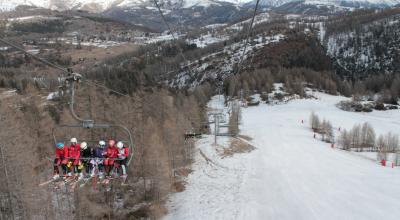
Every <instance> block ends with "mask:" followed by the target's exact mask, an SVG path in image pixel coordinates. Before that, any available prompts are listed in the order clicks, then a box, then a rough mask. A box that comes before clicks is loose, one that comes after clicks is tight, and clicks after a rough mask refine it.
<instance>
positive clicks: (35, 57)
mask: <svg viewBox="0 0 400 220" xmlns="http://www.w3.org/2000/svg"><path fill="white" fill-rule="evenodd" d="M0 42H2V43H4V44H6V45H8V46H10V47H13V48H15V49H17V50H19V51H21V52H23V53H24V54H26V55H28V56H30V57H32V58H34V59H36V60H38V61H40V62H42V63H44V64H47V65H48V66H51V67H53V68H55V69H58V70H61V71H62V72H64V73H67V74H71V72H70V71H68V67H67V68H65V67H62V66H60V65H57V64H55V63H52V62H50V61H48V60H46V59H44V58H41V57H39V56H36V55H34V54H32V53H30V52H28V51H26V50H25V49H24V48H22V47H19V46H18V45H16V44H14V43H12V42H10V41H8V40H5V39H2V38H0ZM82 82H83V83H86V84H88V85H92V86H97V87H100V88H103V89H106V90H109V91H111V92H114V93H116V94H118V95H121V96H125V97H130V96H129V95H127V94H124V93H121V92H119V91H116V90H114V89H111V88H108V87H107V86H105V85H102V84H99V83H95V82H90V81H89V80H87V79H83V80H82Z"/></svg>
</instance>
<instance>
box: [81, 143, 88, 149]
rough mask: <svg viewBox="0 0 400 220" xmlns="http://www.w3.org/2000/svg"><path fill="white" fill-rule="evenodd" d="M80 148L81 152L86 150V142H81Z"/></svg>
mask: <svg viewBox="0 0 400 220" xmlns="http://www.w3.org/2000/svg"><path fill="white" fill-rule="evenodd" d="M81 148H82V149H83V150H86V148H87V143H86V142H82V143H81Z"/></svg>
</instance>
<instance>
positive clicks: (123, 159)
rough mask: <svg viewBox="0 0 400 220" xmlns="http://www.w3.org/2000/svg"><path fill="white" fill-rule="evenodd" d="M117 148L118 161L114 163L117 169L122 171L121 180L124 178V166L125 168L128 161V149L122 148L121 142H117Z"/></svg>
mask: <svg viewBox="0 0 400 220" xmlns="http://www.w3.org/2000/svg"><path fill="white" fill-rule="evenodd" d="M117 148H118V159H119V160H117V161H116V162H115V163H116V166H117V167H121V170H122V176H121V177H122V178H124V179H125V178H126V177H127V175H126V166H127V164H126V163H127V161H128V155H129V149H128V148H127V147H125V146H124V143H122V141H118V143H117Z"/></svg>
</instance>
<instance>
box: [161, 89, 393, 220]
mask: <svg viewBox="0 0 400 220" xmlns="http://www.w3.org/2000/svg"><path fill="white" fill-rule="evenodd" d="M313 95H314V96H316V97H318V99H306V100H305V99H297V100H293V101H291V102H289V103H287V104H282V105H267V104H261V105H259V106H256V107H248V108H243V109H242V111H243V114H242V125H241V127H240V128H241V134H242V135H246V136H249V137H251V138H253V139H252V140H250V141H249V143H250V144H252V145H253V146H254V147H255V148H256V149H255V150H253V151H251V152H249V153H245V154H235V155H233V156H232V157H224V158H223V157H222V156H221V155H220V153H219V152H220V151H221V148H224V147H226V146H227V145H228V144H229V138H228V137H219V138H218V145H217V146H214V145H213V141H214V139H213V136H211V135H206V136H205V137H204V138H202V139H200V140H199V141H198V142H197V152H196V157H195V163H194V165H193V170H194V171H193V172H192V173H191V174H190V175H189V176H188V177H187V185H186V190H185V191H183V192H180V193H176V194H173V195H171V197H170V200H169V201H168V202H167V206H168V208H169V214H168V215H167V216H166V217H165V219H166V220H168V219H178V220H179V219H307V220H308V219H398V216H400V209H399V208H398V204H400V187H399V185H400V169H399V168H396V167H395V168H391V167H383V166H380V165H379V163H378V162H377V161H375V160H373V159H371V158H368V156H365V155H360V154H357V153H355V152H347V151H343V150H340V149H336V148H334V149H332V148H331V146H330V144H328V143H324V142H322V141H320V140H318V139H314V138H313V133H312V131H311V129H310V128H309V125H308V118H309V116H310V113H311V112H312V111H314V112H315V113H316V114H318V115H319V116H320V117H322V118H326V119H327V120H329V121H331V122H332V124H333V126H334V128H335V129H336V135H337V134H338V132H339V131H338V129H337V128H338V127H341V128H346V129H350V128H351V127H352V126H353V125H354V124H357V123H363V122H369V123H370V124H371V125H372V126H373V127H374V128H375V131H376V133H377V134H378V135H379V134H384V133H387V132H394V133H396V132H398V128H399V125H400V123H399V122H398V121H399V119H400V111H398V110H392V111H373V112H371V113H355V112H345V111H342V110H340V109H338V108H337V107H336V106H335V104H336V103H337V102H339V101H341V100H345V99H346V98H344V97H339V96H330V95H326V94H323V93H314V94H313ZM217 102H221V103H222V102H223V99H222V100H221V99H220V98H217V97H214V98H213V99H212V100H211V103H213V104H211V105H212V106H216V105H217V104H215V103H217ZM221 105H222V104H220V106H221ZM209 106H210V104H209ZM301 120H303V121H304V123H301ZM211 127H212V126H211ZM239 138H240V137H239ZM206 158H208V159H206Z"/></svg>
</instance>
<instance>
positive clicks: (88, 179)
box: [79, 176, 93, 188]
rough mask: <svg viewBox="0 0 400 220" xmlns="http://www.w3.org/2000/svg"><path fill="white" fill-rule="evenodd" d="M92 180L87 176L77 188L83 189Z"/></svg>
mask: <svg viewBox="0 0 400 220" xmlns="http://www.w3.org/2000/svg"><path fill="white" fill-rule="evenodd" d="M92 178H93V176H89V177H88V178H86V179H84V180H83V183H81V184H80V185H79V187H81V188H82V187H84V186H85V185H86V184H87V183H88V182H90V180H91V179H92Z"/></svg>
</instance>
